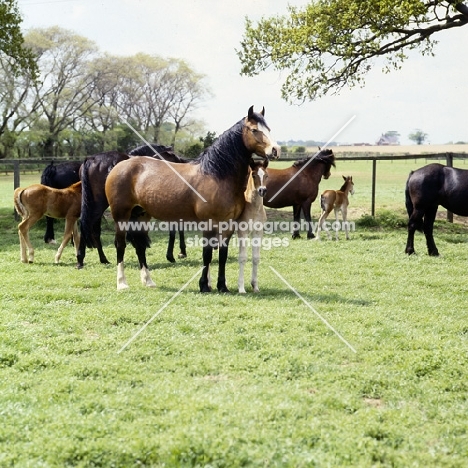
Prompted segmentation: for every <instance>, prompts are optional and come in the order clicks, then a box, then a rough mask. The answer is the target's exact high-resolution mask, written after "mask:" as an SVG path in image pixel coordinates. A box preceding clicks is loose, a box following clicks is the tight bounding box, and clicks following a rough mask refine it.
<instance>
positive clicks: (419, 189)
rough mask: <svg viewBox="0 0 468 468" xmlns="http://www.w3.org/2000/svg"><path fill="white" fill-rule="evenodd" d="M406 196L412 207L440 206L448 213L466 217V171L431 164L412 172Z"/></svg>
mask: <svg viewBox="0 0 468 468" xmlns="http://www.w3.org/2000/svg"><path fill="white" fill-rule="evenodd" d="M406 190H407V194H408V195H409V196H410V198H411V201H412V203H413V205H415V206H416V205H419V206H427V205H442V206H443V207H444V208H446V209H447V210H449V211H452V212H453V213H455V214H457V215H460V216H468V203H467V200H468V170H466V169H458V168H453V167H447V166H444V165H442V164H438V163H433V164H428V165H427V166H424V167H421V168H419V169H417V170H415V171H414V172H412V173H411V174H410V175H409V177H408V181H407V189H406Z"/></svg>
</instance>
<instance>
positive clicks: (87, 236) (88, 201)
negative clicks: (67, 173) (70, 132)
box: [80, 158, 97, 248]
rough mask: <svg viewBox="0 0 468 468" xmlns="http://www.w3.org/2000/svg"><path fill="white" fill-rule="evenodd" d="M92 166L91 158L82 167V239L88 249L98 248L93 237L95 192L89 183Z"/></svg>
mask: <svg viewBox="0 0 468 468" xmlns="http://www.w3.org/2000/svg"><path fill="white" fill-rule="evenodd" d="M91 164H92V160H91V159H90V158H86V160H85V162H84V163H83V165H82V166H81V190H82V192H81V220H80V230H81V237H82V239H83V241H84V242H85V244H86V247H89V248H93V247H97V242H96V239H95V238H94V235H93V208H94V202H93V192H92V187H91V184H90V181H89V166H90V165H91Z"/></svg>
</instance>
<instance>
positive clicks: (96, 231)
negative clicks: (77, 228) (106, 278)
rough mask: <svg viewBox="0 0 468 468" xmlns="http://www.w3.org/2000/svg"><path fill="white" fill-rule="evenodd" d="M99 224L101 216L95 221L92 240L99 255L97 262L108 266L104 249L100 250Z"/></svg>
mask: <svg viewBox="0 0 468 468" xmlns="http://www.w3.org/2000/svg"><path fill="white" fill-rule="evenodd" d="M101 223H102V216H99V218H98V219H97V220H96V223H95V224H94V227H93V232H94V234H93V235H94V238H95V240H96V248H97V251H98V255H99V261H100V262H101V263H103V264H105V265H107V264H109V263H110V262H109V260H107V257H106V254H105V253H104V249H103V248H102V241H101Z"/></svg>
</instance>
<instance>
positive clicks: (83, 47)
mask: <svg viewBox="0 0 468 468" xmlns="http://www.w3.org/2000/svg"><path fill="white" fill-rule="evenodd" d="M25 40H26V42H27V44H28V45H29V46H30V47H31V49H32V50H33V51H34V52H35V54H36V55H37V57H38V64H39V68H40V80H38V81H37V82H36V83H35V85H34V88H35V96H36V100H37V102H38V104H39V106H40V109H41V110H42V115H43V116H44V117H45V118H46V119H47V122H48V130H49V132H48V135H47V138H46V140H45V142H44V153H45V155H46V156H53V155H54V147H56V145H57V142H58V136H59V134H60V132H61V131H62V130H65V129H69V128H74V127H75V124H76V123H77V122H79V121H80V119H82V118H83V116H84V115H85V114H86V113H87V112H88V111H89V110H90V109H91V108H92V106H93V105H94V103H95V100H93V99H92V98H91V96H92V95H93V93H92V89H93V87H94V85H95V82H96V77H95V75H94V74H93V73H91V72H90V67H89V63H90V60H91V58H92V56H93V54H94V53H95V52H96V46H95V44H94V42H92V41H90V40H89V39H87V38H85V37H83V36H79V35H78V34H75V33H73V32H71V31H68V30H65V29H62V28H59V27H57V26H54V27H51V28H48V29H40V28H38V29H32V30H31V31H29V33H28V34H27V35H26V37H25Z"/></svg>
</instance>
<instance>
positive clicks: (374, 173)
mask: <svg viewBox="0 0 468 468" xmlns="http://www.w3.org/2000/svg"><path fill="white" fill-rule="evenodd" d="M376 172H377V159H376V158H373V159H372V206H371V215H372V217H374V218H375V181H376Z"/></svg>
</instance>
